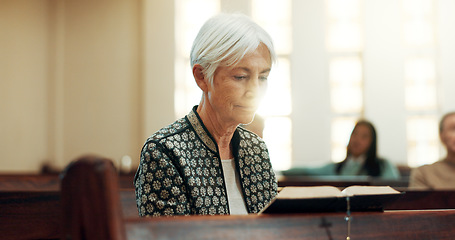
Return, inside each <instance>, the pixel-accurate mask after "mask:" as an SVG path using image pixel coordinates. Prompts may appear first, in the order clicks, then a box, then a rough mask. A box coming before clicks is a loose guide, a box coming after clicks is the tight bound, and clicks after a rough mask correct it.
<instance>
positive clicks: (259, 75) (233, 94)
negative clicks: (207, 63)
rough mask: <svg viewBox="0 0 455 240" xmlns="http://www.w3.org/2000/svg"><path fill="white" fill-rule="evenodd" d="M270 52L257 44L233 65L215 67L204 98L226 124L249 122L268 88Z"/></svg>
mask: <svg viewBox="0 0 455 240" xmlns="http://www.w3.org/2000/svg"><path fill="white" fill-rule="evenodd" d="M271 66H272V64H271V60H270V53H269V51H268V49H267V47H265V45H263V44H260V45H259V47H258V48H257V49H256V50H255V51H254V52H252V53H250V54H247V55H245V56H244V58H243V59H242V60H241V61H239V62H238V63H237V64H236V65H233V66H229V67H225V66H220V67H218V68H217V70H216V71H215V74H214V78H213V84H212V85H210V84H209V86H208V89H209V90H208V92H207V97H208V101H209V102H210V105H211V107H212V108H213V109H214V111H215V112H216V114H217V115H218V117H219V119H220V120H221V121H223V122H224V123H226V124H233V125H238V124H240V123H243V124H247V123H250V122H251V121H252V119H253V117H254V114H255V112H256V110H257V109H258V106H259V103H260V101H261V100H262V98H263V96H264V94H265V91H266V89H267V77H268V76H269V73H270V69H271Z"/></svg>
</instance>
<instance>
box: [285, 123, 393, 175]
mask: <svg viewBox="0 0 455 240" xmlns="http://www.w3.org/2000/svg"><path fill="white" fill-rule="evenodd" d="M282 174H283V175H284V176H291V175H294V176H295V175H313V176H314V175H320V176H333V175H338V176H371V177H378V178H385V179H398V178H400V173H399V171H398V169H397V167H396V166H395V165H393V164H392V163H390V162H389V161H387V160H385V159H382V158H379V157H378V156H377V136H376V130H375V128H374V126H373V124H372V123H370V122H369V121H366V120H361V121H359V122H357V124H356V125H355V127H354V129H353V130H352V133H351V137H350V139H349V144H348V146H347V153H346V158H345V159H344V160H343V161H342V162H339V163H329V164H326V165H324V166H322V167H319V168H305V167H296V168H291V169H289V170H286V171H283V172H282Z"/></svg>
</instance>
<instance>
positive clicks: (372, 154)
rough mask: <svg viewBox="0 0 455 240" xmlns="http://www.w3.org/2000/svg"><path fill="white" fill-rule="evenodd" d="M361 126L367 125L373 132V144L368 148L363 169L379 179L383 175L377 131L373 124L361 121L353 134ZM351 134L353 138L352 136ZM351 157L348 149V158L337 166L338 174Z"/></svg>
mask: <svg viewBox="0 0 455 240" xmlns="http://www.w3.org/2000/svg"><path fill="white" fill-rule="evenodd" d="M359 125H365V126H367V127H368V128H369V129H370V131H371V138H372V141H371V144H370V147H369V148H368V151H367V158H366V160H365V163H364V165H363V166H362V169H365V170H366V172H367V174H368V175H369V176H372V177H378V176H380V175H381V169H380V165H379V161H378V158H377V136H376V129H375V128H374V126H373V124H372V123H371V122H369V121H367V120H360V121H358V122H357V123H356V125H355V126H354V129H353V130H352V133H354V130H355V129H356V128H357V126H359ZM352 133H351V136H352ZM349 155H350V152H349V148H347V152H346V158H345V159H344V160H343V161H342V162H340V163H338V164H337V166H336V173H337V174H339V173H340V171H341V169H342V168H343V165H344V164H345V163H346V161H347V159H348V156H349Z"/></svg>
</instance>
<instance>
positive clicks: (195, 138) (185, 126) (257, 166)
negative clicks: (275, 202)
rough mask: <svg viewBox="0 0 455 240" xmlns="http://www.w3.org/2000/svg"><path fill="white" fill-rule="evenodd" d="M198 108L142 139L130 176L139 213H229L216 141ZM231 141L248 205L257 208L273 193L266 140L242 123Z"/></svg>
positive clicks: (273, 176)
mask: <svg viewBox="0 0 455 240" xmlns="http://www.w3.org/2000/svg"><path fill="white" fill-rule="evenodd" d="M196 109H197V106H195V107H194V108H193V110H192V111H191V112H190V113H189V114H188V115H187V116H186V117H184V118H181V119H179V120H177V121H175V122H174V123H172V124H171V125H169V126H167V127H165V128H162V129H161V130H159V131H157V132H156V133H154V134H153V135H152V136H151V137H149V138H148V139H147V141H146V142H145V144H144V146H143V148H142V152H141V161H140V164H139V167H138V170H137V172H136V176H135V180H134V184H135V187H136V201H137V207H138V210H139V215H140V216H164V215H165V216H171V215H190V214H201V215H215V214H229V204H228V199H227V193H226V186H225V183H224V178H223V169H222V165H221V160H220V155H219V152H218V146H217V144H216V142H215V141H214V140H213V138H212V136H211V135H210V133H209V132H208V131H207V129H206V128H205V126H204V124H203V123H202V121H201V119H200V118H199V115H198V114H197V112H196ZM232 145H233V146H234V147H233V151H234V158H235V163H236V170H237V171H238V176H240V182H241V188H242V192H243V197H244V199H245V203H246V206H247V210H248V212H249V213H257V212H259V211H260V210H262V208H264V207H265V206H266V205H267V204H268V203H269V202H270V201H271V200H272V199H273V198H274V197H275V195H276V194H277V182H276V178H275V174H274V172H273V169H272V165H271V163H270V159H269V154H268V150H267V146H266V144H265V143H264V141H263V140H262V139H261V138H260V137H258V136H257V135H256V134H254V133H252V132H250V131H248V130H246V129H244V128H242V127H238V128H237V130H236V131H235V133H234V136H233V138H232Z"/></svg>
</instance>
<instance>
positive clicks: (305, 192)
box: [261, 186, 403, 213]
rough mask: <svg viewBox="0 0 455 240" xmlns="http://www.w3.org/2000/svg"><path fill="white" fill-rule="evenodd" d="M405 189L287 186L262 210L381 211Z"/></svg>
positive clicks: (264, 211)
mask: <svg viewBox="0 0 455 240" xmlns="http://www.w3.org/2000/svg"><path fill="white" fill-rule="evenodd" d="M402 194H403V193H401V192H399V191H397V190H395V189H393V188H391V187H389V186H350V187H347V188H345V189H343V190H342V191H341V190H340V189H338V188H337V187H333V186H313V187H284V188H283V189H282V190H281V191H280V192H279V193H278V195H277V196H276V197H275V199H273V200H272V201H271V202H270V204H269V205H268V206H267V207H265V208H264V209H263V210H262V211H261V213H302V212H341V211H343V212H344V211H346V210H347V206H348V205H347V204H348V201H347V198H348V197H349V206H350V210H351V211H382V210H383V207H384V204H386V203H388V202H390V201H393V200H396V199H398V198H399V197H400V196H401V195H402Z"/></svg>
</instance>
